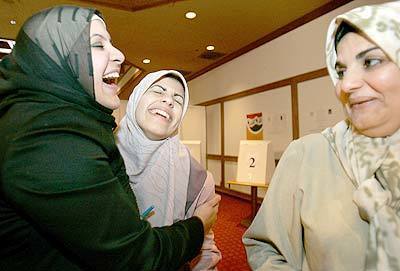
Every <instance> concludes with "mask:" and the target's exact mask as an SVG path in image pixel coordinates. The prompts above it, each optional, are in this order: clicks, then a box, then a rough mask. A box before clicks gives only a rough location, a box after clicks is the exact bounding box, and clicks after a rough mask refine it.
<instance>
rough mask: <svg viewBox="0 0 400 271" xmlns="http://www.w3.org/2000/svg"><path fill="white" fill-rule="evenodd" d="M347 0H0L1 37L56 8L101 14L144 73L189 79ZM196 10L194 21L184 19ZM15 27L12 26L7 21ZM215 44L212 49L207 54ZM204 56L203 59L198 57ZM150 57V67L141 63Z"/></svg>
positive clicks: (118, 44)
mask: <svg viewBox="0 0 400 271" xmlns="http://www.w3.org/2000/svg"><path fill="white" fill-rule="evenodd" d="M350 1H351V0H273V1H272V0H247V1H244V0H175V1H171V0H119V1H115V0H86V1H77V0H75V1H70V0H35V1H32V0H0V38H9V39H14V38H15V37H16V35H17V32H18V30H19V28H20V27H21V25H22V23H23V21H24V20H25V19H27V18H28V17H29V16H30V15H31V14H33V13H35V12H37V11H39V10H41V9H44V8H47V7H49V6H54V5H58V4H74V5H80V6H91V7H95V8H97V9H99V10H100V11H101V12H102V13H103V15H104V17H105V19H106V23H107V27H108V30H109V32H110V34H111V36H112V39H113V43H114V45H115V46H116V47H118V48H119V49H121V51H122V52H124V54H125V56H126V59H127V61H128V63H131V64H133V65H135V66H136V67H138V68H140V69H141V70H142V71H143V72H142V73H135V75H138V74H140V76H138V77H137V78H136V79H132V80H131V81H130V82H129V84H126V85H125V86H124V88H123V89H122V91H121V94H120V96H121V98H125V99H126V98H127V97H128V96H129V94H130V93H131V89H132V86H133V85H134V84H135V83H136V82H137V81H138V80H139V79H140V77H142V76H143V75H144V74H146V73H147V72H150V71H155V70H159V69H177V70H181V71H182V72H183V73H184V75H185V77H186V78H187V79H188V80H190V79H193V78H195V77H197V76H199V75H201V74H203V73H205V72H207V71H208V70H210V69H212V68H215V67H217V66H219V65H221V64H223V63H225V62H227V61H229V60H231V59H233V58H235V57H237V56H239V55H241V54H243V53H246V52H248V51H249V50H251V49H253V48H256V47H257V46H259V45H261V44H264V43H265V42H268V41H270V40H272V39H273V38H276V37H278V36H280V35H282V34H284V33H286V32H288V31H290V30H292V29H294V28H296V27H298V26H300V25H302V24H304V23H306V22H308V21H310V20H312V19H314V18H316V17H318V16H321V15H323V14H325V13H327V12H329V11H331V10H333V9H335V8H337V7H339V6H341V5H344V4H346V3H348V2H350ZM188 11H194V12H196V13H197V17H196V18H195V19H192V20H189V19H186V18H185V13H186V12H188ZM12 19H14V20H16V24H15V25H12V24H10V20H12ZM207 45H214V46H215V50H214V51H212V52H210V51H207V50H206V46H207ZM202 55H203V57H201V56H202ZM144 58H149V59H150V60H151V62H150V63H149V64H143V63H142V60H143V59H144Z"/></svg>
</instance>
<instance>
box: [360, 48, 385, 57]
mask: <svg viewBox="0 0 400 271" xmlns="http://www.w3.org/2000/svg"><path fill="white" fill-rule="evenodd" d="M376 49H380V48H379V47H378V46H375V47H372V48H369V49H366V50H364V51H362V52H360V53H358V54H357V55H356V59H360V58H363V57H364V56H365V55H366V54H367V53H368V52H370V51H373V50H376Z"/></svg>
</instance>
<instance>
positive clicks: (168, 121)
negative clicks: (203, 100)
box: [135, 77, 185, 140]
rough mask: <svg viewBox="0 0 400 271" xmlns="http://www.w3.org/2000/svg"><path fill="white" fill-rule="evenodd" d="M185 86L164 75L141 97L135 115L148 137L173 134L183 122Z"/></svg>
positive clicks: (163, 137)
mask: <svg viewBox="0 0 400 271" xmlns="http://www.w3.org/2000/svg"><path fill="white" fill-rule="evenodd" d="M184 99H185V97H184V88H183V86H182V84H181V83H180V82H179V81H178V80H177V79H174V78H171V77H162V78H161V79H159V80H158V81H156V82H155V83H154V84H153V85H151V86H150V88H149V89H148V90H146V92H145V93H144V94H143V95H142V97H141V98H140V100H139V102H138V105H137V108H136V112H135V117H136V121H137V123H138V125H139V127H140V128H141V129H142V131H143V132H144V134H145V135H146V137H147V138H149V139H151V140H162V139H165V138H167V137H169V136H171V135H173V134H174V133H175V132H176V131H177V129H178V127H179V124H180V122H181V118H182V112H183V104H184Z"/></svg>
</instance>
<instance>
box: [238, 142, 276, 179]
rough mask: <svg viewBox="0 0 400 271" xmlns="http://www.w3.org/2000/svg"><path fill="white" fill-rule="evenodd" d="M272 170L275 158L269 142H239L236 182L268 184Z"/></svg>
mask: <svg viewBox="0 0 400 271" xmlns="http://www.w3.org/2000/svg"><path fill="white" fill-rule="evenodd" d="M274 170H275V158H274V153H273V150H272V144H271V141H265V140H241V141H240V146H239V157H238V167H237V176H236V181H237V182H247V183H254V184H268V183H269V182H270V180H271V177H272V174H273V172H274Z"/></svg>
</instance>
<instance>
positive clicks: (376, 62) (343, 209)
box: [244, 1, 400, 271]
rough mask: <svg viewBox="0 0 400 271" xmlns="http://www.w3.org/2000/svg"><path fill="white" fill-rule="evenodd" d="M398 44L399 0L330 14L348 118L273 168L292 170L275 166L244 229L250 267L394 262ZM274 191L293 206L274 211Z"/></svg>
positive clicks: (381, 269)
mask: <svg viewBox="0 0 400 271" xmlns="http://www.w3.org/2000/svg"><path fill="white" fill-rule="evenodd" d="M399 53H400V1H396V2H390V3H385V4H380V5H373V6H364V7H360V8H356V9H353V10H351V11H349V12H347V13H345V14H342V15H340V16H338V17H336V18H335V19H334V20H333V21H332V22H331V24H330V26H329V29H328V36H327V43H326V57H327V66H328V71H329V75H330V77H331V78H332V80H333V82H334V84H335V89H336V96H337V98H338V99H339V100H340V102H341V103H342V104H343V107H344V110H345V113H346V115H347V119H346V120H344V121H342V122H339V123H338V124H337V125H336V126H334V127H332V128H328V129H326V130H325V131H323V132H322V135H321V134H319V135H310V136H306V137H304V138H302V139H300V140H298V141H295V142H293V143H292V144H291V145H290V147H289V148H288V150H287V151H286V152H285V155H284V157H283V159H282V160H281V161H280V166H281V167H279V168H284V167H286V168H289V169H290V168H292V169H293V168H297V169H298V170H297V171H295V172H297V174H295V176H297V177H294V176H292V177H291V176H290V175H292V174H291V173H283V172H282V170H279V169H278V170H277V172H276V173H275V176H274V179H273V182H272V185H271V187H270V189H269V191H268V194H267V196H266V202H264V203H263V207H262V208H261V210H260V213H261V214H259V215H258V216H257V218H256V219H255V221H254V222H253V225H252V226H251V227H250V228H249V230H248V231H247V232H246V234H245V237H244V242H245V244H246V246H247V248H246V249H247V252H248V257H249V261H250V264H252V266H253V267H254V268H258V267H261V266H262V267H265V270H267V269H268V268H267V267H268V266H275V265H276V266H277V265H289V266H291V267H294V269H296V270H300V269H301V270H378V271H390V270H400V59H399V56H400V54H399ZM309 155H310V156H309ZM293 159H294V160H293ZM295 161H296V163H297V165H296V166H294V164H293V163H294V162H295ZM307 168H308V169H307ZM296 178H297V180H295V179H296ZM286 181H290V182H291V183H290V185H291V186H292V188H288V187H287V186H288V185H289V183H285V182H286ZM276 183H278V184H279V186H280V187H277V186H274V184H276ZM284 195H288V196H284ZM281 196H282V197H281ZM278 200H280V201H282V200H287V201H288V202H287V204H288V205H289V206H294V208H293V209H294V210H280V209H279V207H278V210H272V208H276V206H277V204H278V203H277V202H278ZM292 204H293V205H292ZM280 211H282V212H281V213H279V212H280ZM279 224H281V225H286V226H284V227H283V229H279V228H278V225H279ZM263 226H265V228H266V230H265V229H264V230H262V227H263ZM265 231H267V233H265ZM260 258H264V259H263V260H259V259H260Z"/></svg>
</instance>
